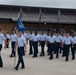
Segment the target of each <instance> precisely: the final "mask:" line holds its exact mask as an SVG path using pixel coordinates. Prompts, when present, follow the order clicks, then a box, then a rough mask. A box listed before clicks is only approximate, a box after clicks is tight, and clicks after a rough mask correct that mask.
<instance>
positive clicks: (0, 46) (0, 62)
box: [0, 45, 3, 67]
mask: <svg viewBox="0 0 76 75" xmlns="http://www.w3.org/2000/svg"><path fill="white" fill-rule="evenodd" d="M1 49H2V45H0V53H1ZM0 67H3V61H2V57H1V55H0Z"/></svg>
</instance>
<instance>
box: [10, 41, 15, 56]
mask: <svg viewBox="0 0 76 75" xmlns="http://www.w3.org/2000/svg"><path fill="white" fill-rule="evenodd" d="M15 43H16V42H11V46H12V52H11V56H15V51H14V48H15Z"/></svg>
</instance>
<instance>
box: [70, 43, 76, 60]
mask: <svg viewBox="0 0 76 75" xmlns="http://www.w3.org/2000/svg"><path fill="white" fill-rule="evenodd" d="M75 50H76V44H74V48H71V51H72V59H75Z"/></svg>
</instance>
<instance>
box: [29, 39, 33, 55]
mask: <svg viewBox="0 0 76 75" xmlns="http://www.w3.org/2000/svg"><path fill="white" fill-rule="evenodd" d="M29 45H30V49H29V54H32V53H33V50H32V41H31V40H30V41H29Z"/></svg>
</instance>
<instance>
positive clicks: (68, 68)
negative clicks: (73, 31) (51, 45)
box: [0, 45, 76, 75]
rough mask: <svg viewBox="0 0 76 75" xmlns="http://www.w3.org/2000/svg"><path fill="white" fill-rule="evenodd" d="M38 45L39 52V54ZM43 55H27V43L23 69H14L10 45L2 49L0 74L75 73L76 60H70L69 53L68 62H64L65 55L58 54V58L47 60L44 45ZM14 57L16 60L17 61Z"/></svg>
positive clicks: (75, 74) (66, 74) (59, 74)
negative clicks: (2, 65) (34, 56)
mask: <svg viewBox="0 0 76 75" xmlns="http://www.w3.org/2000/svg"><path fill="white" fill-rule="evenodd" d="M40 51H41V50H40V47H39V54H40ZM45 53H46V55H45V57H40V56H39V55H38V57H37V58H32V55H31V56H29V55H28V54H29V45H27V52H26V55H25V56H24V62H25V69H20V68H19V70H17V71H16V70H14V58H10V57H9V55H10V54H11V46H10V48H9V49H2V58H3V64H4V67H3V68H0V75H76V60H71V53H70V58H69V61H68V62H65V57H64V58H63V57H62V55H61V54H60V55H59V59H56V58H55V55H54V59H53V60H49V56H47V48H46V47H45ZM17 58H18V56H17V57H16V62H17Z"/></svg>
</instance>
